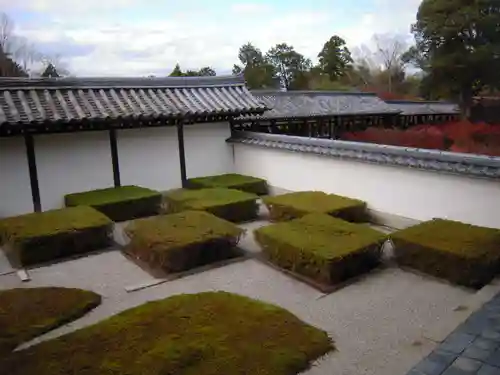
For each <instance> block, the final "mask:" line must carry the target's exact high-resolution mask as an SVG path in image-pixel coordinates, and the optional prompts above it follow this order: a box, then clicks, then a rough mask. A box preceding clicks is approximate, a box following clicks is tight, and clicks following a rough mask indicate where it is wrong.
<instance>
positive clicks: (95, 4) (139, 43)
mask: <svg viewBox="0 0 500 375" xmlns="http://www.w3.org/2000/svg"><path fill="white" fill-rule="evenodd" d="M420 2H421V0H309V1H307V0H301V1H297V0H274V1H272V0H267V1H257V0H253V1H252V0H249V1H237V0H233V1H230V0H210V1H208V0H205V1H202V0H179V1H170V0H0V10H1V11H3V12H5V13H7V14H8V15H9V16H10V17H11V18H12V19H13V20H14V22H15V24H16V33H17V34H20V35H23V36H26V37H27V38H28V39H29V40H30V41H32V42H34V43H35V44H36V45H37V48H38V49H39V50H40V51H41V52H44V53H59V54H60V55H61V56H62V57H63V60H64V62H65V63H67V66H68V68H69V69H70V70H71V72H72V73H73V74H76V75H79V76H99V75H100V76H103V75H104V76H115V75H129V76H131V75H141V76H143V75H149V74H156V75H166V74H168V73H169V72H170V71H171V70H172V68H173V66H174V65H175V63H177V62H179V63H180V64H181V67H182V68H183V69H197V68H200V67H202V66H206V65H208V66H212V67H213V68H214V69H216V70H217V72H218V73H228V72H230V71H231V68H232V66H233V64H235V63H237V62H238V61H237V55H238V48H239V47H240V46H241V45H242V44H244V43H246V42H248V41H250V42H252V43H253V44H255V45H256V46H258V47H259V48H261V49H262V50H263V51H266V50H267V49H268V48H269V47H271V46H272V45H275V44H276V43H281V42H286V43H288V44H291V45H293V46H294V47H295V49H296V50H297V51H299V52H301V53H302V54H304V55H306V56H307V57H309V58H311V59H313V61H314V60H315V57H316V55H317V54H318V52H319V50H320V49H321V47H322V46H323V44H324V43H325V41H326V40H328V39H329V38H330V37H331V36H332V35H335V34H337V35H340V36H342V37H343V38H344V39H345V40H346V41H347V43H348V45H349V46H350V47H354V46H358V45H360V44H362V43H367V42H369V41H370V38H371V36H372V35H373V34H374V33H395V34H408V35H409V28H410V25H411V23H413V22H414V19H415V15H416V12H417V8H418V5H419V4H420Z"/></svg>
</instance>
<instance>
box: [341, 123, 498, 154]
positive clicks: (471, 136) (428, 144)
mask: <svg viewBox="0 0 500 375" xmlns="http://www.w3.org/2000/svg"><path fill="white" fill-rule="evenodd" d="M342 139H343V140H347V141H357V142H368V143H378V144H385V145H393V146H401V147H415V148H424V149H437V150H444V151H452V152H465V153H473V154H480V155H490V156H500V125H491V124H486V123H471V122H467V121H460V122H454V123H445V124H437V125H436V124H423V125H417V126H413V127H411V128H410V129H408V130H398V129H382V128H368V129H367V130H365V131H359V132H352V133H344V134H343V136H342Z"/></svg>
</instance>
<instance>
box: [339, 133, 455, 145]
mask: <svg viewBox="0 0 500 375" xmlns="http://www.w3.org/2000/svg"><path fill="white" fill-rule="evenodd" d="M342 139H343V140H346V141H357V142H368V143H378V144H384V145H392V146H402V147H414V148H428V149H436V150H443V149H444V148H445V141H446V140H445V137H443V134H441V132H439V131H434V130H428V131H416V130H397V129H380V128H368V129H367V130H365V131H362V132H353V133H345V134H344V135H343V136H342Z"/></svg>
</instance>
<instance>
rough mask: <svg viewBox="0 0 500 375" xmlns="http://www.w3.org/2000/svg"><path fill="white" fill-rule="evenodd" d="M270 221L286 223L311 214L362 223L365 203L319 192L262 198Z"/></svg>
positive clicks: (364, 217)
mask: <svg viewBox="0 0 500 375" xmlns="http://www.w3.org/2000/svg"><path fill="white" fill-rule="evenodd" d="M263 201H264V204H265V205H266V206H267V208H268V210H269V214H270V218H271V220H272V221H286V220H291V219H296V218H300V217H302V216H304V215H308V214H313V213H322V214H329V215H332V216H336V217H339V218H341V219H344V220H347V221H355V222H357V221H364V220H365V219H366V203H365V202H363V201H360V200H357V199H351V198H347V197H342V196H339V195H334V194H326V193H323V192H320V191H301V192H296V193H289V194H283V195H277V196H268V197H264V198H263Z"/></svg>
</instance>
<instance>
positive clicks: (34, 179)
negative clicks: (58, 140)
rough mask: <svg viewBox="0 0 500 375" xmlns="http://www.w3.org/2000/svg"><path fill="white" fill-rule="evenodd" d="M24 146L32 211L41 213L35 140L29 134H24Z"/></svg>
mask: <svg viewBox="0 0 500 375" xmlns="http://www.w3.org/2000/svg"><path fill="white" fill-rule="evenodd" d="M24 144H25V146H26V156H27V158H28V170H29V175H30V185H31V197H32V199H33V210H34V211H35V212H41V211H42V203H41V201H40V186H39V184H38V171H37V168H36V156H35V140H34V139H33V136H32V135H31V134H25V136H24Z"/></svg>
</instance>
